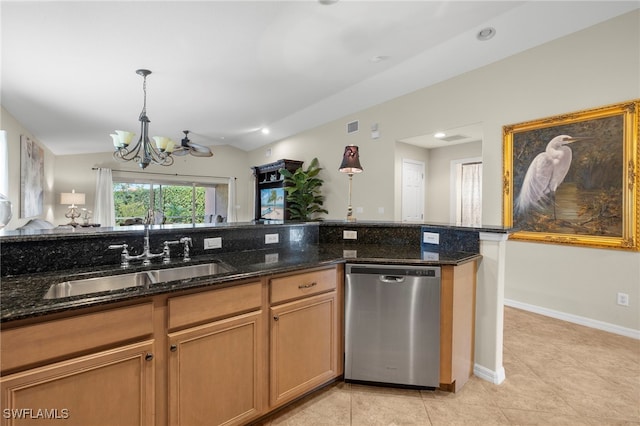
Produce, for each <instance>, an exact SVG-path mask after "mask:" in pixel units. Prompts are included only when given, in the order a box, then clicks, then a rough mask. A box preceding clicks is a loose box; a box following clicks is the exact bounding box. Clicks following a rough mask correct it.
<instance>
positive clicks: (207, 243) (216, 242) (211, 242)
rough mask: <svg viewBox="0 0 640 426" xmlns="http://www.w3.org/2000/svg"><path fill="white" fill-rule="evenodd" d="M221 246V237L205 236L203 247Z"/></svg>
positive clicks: (215, 247) (207, 248)
mask: <svg viewBox="0 0 640 426" xmlns="http://www.w3.org/2000/svg"><path fill="white" fill-rule="evenodd" d="M220 247H222V237H215V238H205V239H204V249H205V250H209V249H217V248H220Z"/></svg>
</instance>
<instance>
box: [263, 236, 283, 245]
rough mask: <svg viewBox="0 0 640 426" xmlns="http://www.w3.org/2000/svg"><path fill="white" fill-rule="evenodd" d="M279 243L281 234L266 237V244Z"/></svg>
mask: <svg viewBox="0 0 640 426" xmlns="http://www.w3.org/2000/svg"><path fill="white" fill-rule="evenodd" d="M278 241H280V235H279V234H266V235H265V236H264V243H265V244H275V243H277V242H278Z"/></svg>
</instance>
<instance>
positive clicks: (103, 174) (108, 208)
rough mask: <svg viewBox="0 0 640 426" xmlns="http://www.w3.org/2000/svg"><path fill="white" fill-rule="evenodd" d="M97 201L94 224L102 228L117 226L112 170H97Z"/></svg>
mask: <svg viewBox="0 0 640 426" xmlns="http://www.w3.org/2000/svg"><path fill="white" fill-rule="evenodd" d="M96 173H97V179H96V201H95V207H94V210H93V222H94V223H99V224H100V226H116V211H115V207H114V203H113V176H112V174H111V169H101V168H99V169H97V170H96Z"/></svg>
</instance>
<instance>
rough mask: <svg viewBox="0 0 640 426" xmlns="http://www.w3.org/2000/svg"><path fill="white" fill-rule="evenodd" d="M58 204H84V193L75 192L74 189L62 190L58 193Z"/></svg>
mask: <svg viewBox="0 0 640 426" xmlns="http://www.w3.org/2000/svg"><path fill="white" fill-rule="evenodd" d="M60 204H65V205H68V206H73V205H78V204H84V194H83V193H81V192H76V190H75V189H74V190H72V191H71V192H62V193H61V194H60Z"/></svg>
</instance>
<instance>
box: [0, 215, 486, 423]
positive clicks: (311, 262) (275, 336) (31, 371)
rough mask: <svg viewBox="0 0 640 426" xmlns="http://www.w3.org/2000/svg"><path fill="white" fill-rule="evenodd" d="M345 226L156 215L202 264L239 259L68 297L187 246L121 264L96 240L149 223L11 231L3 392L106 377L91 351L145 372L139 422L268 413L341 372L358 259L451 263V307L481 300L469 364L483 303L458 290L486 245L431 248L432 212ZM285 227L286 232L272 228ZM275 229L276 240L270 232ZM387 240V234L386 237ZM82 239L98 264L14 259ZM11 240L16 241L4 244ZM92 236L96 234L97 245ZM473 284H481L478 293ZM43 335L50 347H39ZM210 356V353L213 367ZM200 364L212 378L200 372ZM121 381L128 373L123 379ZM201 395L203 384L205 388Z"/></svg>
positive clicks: (102, 361)
mask: <svg viewBox="0 0 640 426" xmlns="http://www.w3.org/2000/svg"><path fill="white" fill-rule="evenodd" d="M342 226H345V225H344V224H336V225H335V226H332V225H331V224H323V225H318V224H281V225H273V224H269V225H253V226H251V225H247V226H235V227H234V226H226V227H220V228H213V229H210V228H206V227H203V228H189V229H184V228H181V229H152V230H151V236H152V244H151V245H152V247H154V250H156V251H157V250H158V249H157V248H156V247H159V246H160V242H161V241H162V240H163V239H164V238H173V239H175V238H176V237H177V236H181V235H186V234H189V235H190V236H191V238H193V240H194V244H193V245H194V250H193V257H192V260H191V262H190V264H200V263H202V264H204V263H207V262H212V261H216V262H222V263H223V264H225V265H228V266H230V270H228V271H226V272H224V273H221V274H215V275H211V276H206V275H205V276H200V277H195V278H188V279H181V280H174V281H167V282H161V283H156V284H153V285H151V286H143V287H134V288H125V289H121V290H118V291H112V292H106V293H105V292H102V293H95V294H88V295H78V296H72V297H63V298H58V299H55V298H54V299H43V296H44V294H45V293H46V292H47V290H48V288H49V287H50V286H51V285H52V284H56V283H58V282H60V281H65V280H70V279H76V278H89V277H98V276H106V275H112V274H124V273H132V272H136V271H141V270H144V269H145V268H155V269H158V268H160V269H164V268H172V267H179V266H183V265H184V263H183V262H182V258H181V256H180V254H181V253H180V251H179V250H176V253H175V254H174V255H173V257H172V258H171V261H170V263H168V264H166V265H164V264H158V263H156V264H153V265H151V266H147V267H143V266H141V265H139V264H134V265H131V266H130V267H129V268H127V269H126V270H123V269H121V268H120V267H119V261H118V253H117V252H115V253H114V251H108V250H106V251H105V250H104V249H102V250H98V247H100V246H105V244H106V245H110V244H114V243H118V242H121V241H122V240H126V241H129V242H130V243H131V245H132V246H133V247H135V246H136V244H137V245H140V241H139V238H140V235H141V233H142V230H140V229H136V230H133V231H130V232H123V231H120V230H118V231H112V230H106V231H103V232H98V233H91V234H87V235H80V234H74V235H72V236H67V237H64V236H61V235H57V234H56V235H54V236H49V238H46V237H43V236H32V235H23V236H19V235H12V236H7V237H2V238H3V239H1V240H0V241H2V243H3V245H2V250H3V252H2V255H3V258H2V259H3V260H2V261H3V274H4V275H3V277H2V294H1V295H0V296H1V297H2V309H1V311H2V316H1V320H2V337H3V338H2V355H3V357H2V358H3V367H2V372H3V378H2V389H3V395H2V398H3V405H5V403H8V402H9V401H10V400H12V401H14V402H15V401H16V400H17V401H20V399H19V398H18V395H28V396H24V399H23V401H36V400H37V399H35V400H34V399H33V398H34V397H33V395H35V394H38V391H39V390H40V391H41V390H42V389H47V387H46V386H53V388H54V389H55V385H53V383H54V382H57V383H58V385H59V386H64V384H63V383H61V382H59V381H57V380H53V379H52V377H65V378H66V379H65V380H67V381H68V382H69V383H71V382H74V385H73V386H74V389H76V388H77V386H81V387H82V384H83V383H84V384H88V383H91V381H92V380H94V378H92V377H88V376H86V375H85V374H84V373H83V374H80V375H78V374H77V372H78V371H83V372H84V371H87V368H88V367H86V366H87V365H92V366H93V367H92V368H89V370H88V371H93V372H95V373H96V374H99V372H101V371H103V370H102V368H108V369H109V374H108V375H109V376H110V377H112V376H113V377H116V376H118V374H120V376H119V377H121V378H122V380H123V382H121V384H120V385H121V386H123V385H124V383H127V380H128V381H129V382H130V381H131V378H132V377H133V378H135V380H134V383H133V386H127V388H133V389H134V391H135V392H134V393H133V394H131V399H130V402H129V404H128V407H129V411H128V412H129V413H133V412H136V413H139V417H137V418H138V419H139V422H137V423H140V424H181V423H182V424H189V423H194V422H196V423H197V421H196V418H193V417H190V416H194V415H196V414H195V413H199V414H198V415H201V416H203V417H200V419H201V420H202V419H204V418H206V419H208V421H210V420H215V421H214V422H213V423H216V422H218V423H223V422H226V421H230V422H231V424H244V423H246V422H249V421H251V420H254V419H256V418H259V417H260V416H262V415H264V414H266V413H268V412H270V411H272V410H274V409H276V408H279V407H281V406H282V405H284V404H288V403H290V402H292V401H294V400H295V399H297V398H299V397H300V396H302V395H304V394H306V393H307V392H309V391H312V390H313V389H316V388H317V387H318V386H322V385H324V384H326V383H329V382H331V381H333V380H336V379H337V378H339V377H341V375H342V353H343V340H342V339H343V303H344V287H343V285H344V273H343V264H344V263H345V262H346V261H348V262H363V263H380V262H383V263H395V264H429V265H441V266H442V267H443V268H444V270H445V271H448V272H446V273H445V274H443V277H444V276H447V277H448V278H447V279H446V280H444V279H443V291H444V293H445V294H449V295H450V297H449V298H447V297H445V298H444V299H443V300H444V301H443V303H447V304H448V306H446V307H445V308H446V309H443V310H442V313H443V315H445V316H446V315H449V316H451V315H455V314H456V312H454V311H452V309H455V307H458V308H457V309H460V306H466V308H465V310H467V311H469V310H471V311H470V312H466V313H465V314H464V315H463V317H464V318H471V322H467V325H466V331H465V332H464V333H463V334H462V335H464V334H465V333H466V337H463V340H464V339H466V340H467V341H469V339H471V340H470V344H466V345H463V348H462V350H464V351H466V353H465V354H464V357H463V358H466V359H467V362H466V363H463V364H465V365H464V367H463V369H462V370H463V371H466V373H464V374H465V375H467V376H468V375H470V374H471V373H472V371H473V321H474V308H475V303H474V300H473V299H471V300H466V303H463V304H462V305H460V303H458V302H459V301H456V300H454V299H452V298H453V297H455V295H456V294H458V292H457V291H456V290H457V289H458V288H466V289H467V290H465V291H464V292H462V293H461V294H465V295H466V296H465V297H466V298H467V299H468V297H469V294H471V297H473V296H474V295H475V270H476V262H477V261H478V260H479V259H480V257H481V256H480V255H479V254H478V253H477V252H475V253H474V252H473V251H464V250H460V251H452V250H451V247H448V250H446V251H443V252H434V251H432V250H425V248H427V249H432V247H425V246H424V245H423V244H422V243H421V239H420V236H421V232H422V229H423V228H422V227H420V226H415V225H413V226H407V225H397V226H390V227H389V226H381V225H373V226H368V227H366V228H364V227H363V225H362V224H359V227H357V232H358V233H359V234H360V235H359V238H358V240H357V241H348V242H345V241H339V239H338V238H335V235H340V234H341V228H340V227H342ZM325 227H327V228H325ZM336 227H337V228H338V229H336ZM323 228H325V229H326V231H327V232H324V231H322V229H323ZM349 228H350V229H352V228H354V227H353V226H349ZM446 231H451V229H450V228H448V229H446ZM464 231H465V232H466V231H467V230H464ZM274 234H277V235H278V237H276V238H274V237H273V235H274ZM214 235H215V236H214ZM267 235H269V236H271V237H270V239H271V240H272V241H273V240H274V239H275V240H277V241H278V242H277V243H275V244H274V243H270V244H266V243H265V241H267V240H268V238H266V236H267ZM153 237H155V239H153ZM211 237H213V238H218V237H219V238H221V239H222V241H223V242H222V247H221V248H224V249H223V250H218V249H214V250H204V249H203V247H204V245H205V242H204V239H205V238H211ZM414 237H417V238H414ZM446 239H447V238H446V236H445V238H444V240H446ZM472 239H473V238H472ZM463 240H464V238H463ZM376 241H377V243H376ZM382 241H385V242H387V243H386V244H381V242H382ZM465 244H467V243H466V242H463V243H462V247H461V248H463V249H464V248H465ZM473 244H474V243H471V246H473ZM83 245H84V248H80V249H77V248H76V250H81V251H84V252H85V253H88V254H89V256H88V257H91V258H92V260H91V263H92V264H93V266H89V265H86V264H84V263H85V262H86V259H85V260H83V259H76V258H75V257H74V256H60V257H61V258H62V259H61V258H57V259H55V261H53V262H51V265H49V266H48V267H47V268H46V269H47V270H46V271H45V270H43V271H40V270H37V269H42V266H41V265H25V266H23V267H22V268H23V269H22V270H20V267H18V266H16V265H10V266H5V265H4V262H5V260H6V259H7V258H9V259H11V257H12V256H14V258H15V257H19V256H22V259H24V258H25V256H26V255H27V254H28V253H30V252H33V253H39V252H40V251H45V250H47V249H49V250H50V249H51V248H52V247H56V249H57V250H61V251H60V252H61V253H63V252H64V251H65V250H68V249H70V247H77V246H83ZM443 245H446V241H443ZM7 246H9V248H13V249H14V252H9V251H5V250H8V248H7ZM87 246H89V247H93V252H89V251H88V250H89V249H88V248H87ZM210 253H213V254H210ZM101 263H102V264H101ZM19 272H21V273H19ZM469 289H472V290H473V291H472V292H471V293H470V292H469ZM442 323H443V324H445V326H447V324H448V327H449V330H448V331H447V330H445V332H444V333H443V341H441V344H442V346H443V350H444V351H445V354H444V357H443V358H444V362H443V365H441V377H442V378H444V381H442V380H441V381H442V383H441V385H442V387H443V388H447V389H449V390H456V381H457V383H458V385H459V386H458V388H459V387H460V386H461V384H463V383H464V381H465V380H466V378H468V377H464V378H463V377H460V376H458V377H456V376H455V367H454V363H453V360H454V359H455V358H456V357H457V358H460V356H459V354H456V353H455V351H456V348H457V347H458V346H459V342H460V336H461V334H460V330H456V329H454V328H453V327H452V326H451V324H453V321H452V320H451V318H444V320H443V321H442ZM300 324H303V325H304V327H300ZM65 342H68V344H66V343H65ZM456 342H457V343H456ZM47 343H48V344H49V346H47ZM456 345H458V346H456ZM36 346H37V347H39V348H41V349H40V350H38V351H34V350H33V348H34V347H36ZM43 348H44V349H43ZM47 348H48V349H47ZM221 348H224V350H221ZM47 350H50V351H51V350H52V351H53V352H49V353H47ZM458 350H460V349H458ZM452 351H453V353H452ZM34 352H35V353H34ZM295 354H299V356H298V355H295ZM114 357H115V358H114ZM114 359H118V360H120V361H121V362H124V364H127V365H128V367H127V368H123V371H122V372H118V371H113V368H114V367H113V366H114V365H120V361H118V362H116V361H114ZM5 360H6V361H5ZM124 360H129V361H127V362H125V361H124ZM296 360H297V361H296ZM300 360H303V361H300ZM87 363H88V364H87ZM124 364H123V365H124ZM204 365H209V367H206V368H204V369H203V366H204ZM79 366H83V367H82V370H78V369H77V368H78V367H79ZM196 366H200V367H196ZM241 366H244V367H241ZM214 370H215V371H216V372H217V373H216V374H218V376H217V377H220V378H224V377H226V378H227V379H229V380H223V381H222V382H224V383H222V382H221V381H216V380H213V379H212V377H210V376H208V373H205V372H211V371H214ZM106 371H107V370H104V372H105V373H106ZM125 371H126V373H125ZM230 371H232V372H234V371H235V372H238V371H243V372H244V373H242V374H240V376H239V377H238V378H237V380H236V381H237V383H236V384H234V385H233V386H236V385H237V388H234V389H236V391H235V392H232V389H231V388H229V389H227V391H225V388H226V387H227V386H230V385H231V383H229V381H232V382H233V380H230V378H231V377H232V376H229V375H228V374H229V372H230ZM452 371H454V373H453V375H452V373H451V372H452ZM72 372H76V373H72ZM225 374H227V375H225ZM233 374H235V373H233ZM447 374H448V376H447V377H446V375H447ZM233 377H235V376H233ZM34 378H35V381H34ZM199 378H201V379H202V380H204V379H205V378H206V380H204V381H202V380H200V381H198V379H199ZM27 382H28V383H31V384H32V385H31V387H29V388H28V389H29V390H25V383H27ZM34 383H35V385H34ZM190 384H191V385H193V387H190ZM116 385H117V382H116V383H112V385H111V386H116ZM202 386H204V387H205V388H207V387H209V388H207V389H208V393H210V394H211V395H217V398H218V399H219V401H220V403H221V404H222V405H221V406H212V405H211V402H209V403H207V402H206V398H205V400H202V394H201V392H199V391H198V390H197V389H202ZM118 391H121V389H119V390H118ZM87 392H89V393H87ZM89 394H90V389H89V388H87V389H85V392H84V398H85V399H86V397H87V395H89ZM149 395H152V397H150V396H149ZM198 395H199V396H200V398H199V399H198V400H197V401H194V397H195V396H198ZM239 395H244V397H240V396H239ZM249 396H250V397H249ZM16 398H17V399H16ZM30 398H31V399H30ZM37 401H39V400H37ZM97 401H98V402H99V401H100V398H97ZM222 402H224V403H222ZM85 405H86V404H85ZM89 405H90V404H89ZM5 406H9V405H5ZM63 408H64V407H63ZM79 410H80V409H79V408H76V409H75V410H72V411H74V412H75V413H76V417H80V413H81V411H79ZM125 411H126V410H125ZM196 416H197V415H196ZM211 416H213V417H211ZM216 416H217V417H216ZM85 420H87V419H86V418H85ZM213 423H210V424H213Z"/></svg>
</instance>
